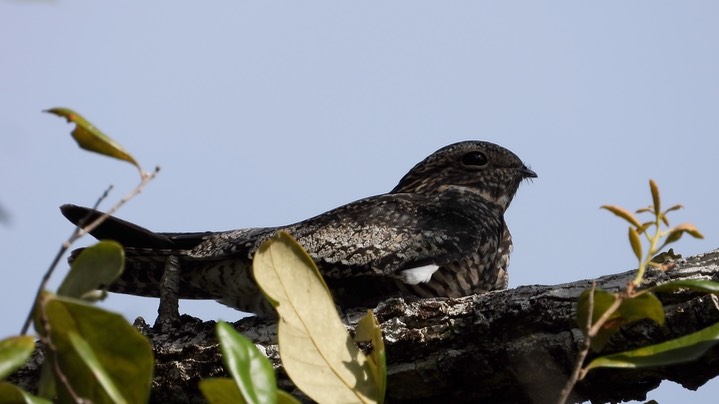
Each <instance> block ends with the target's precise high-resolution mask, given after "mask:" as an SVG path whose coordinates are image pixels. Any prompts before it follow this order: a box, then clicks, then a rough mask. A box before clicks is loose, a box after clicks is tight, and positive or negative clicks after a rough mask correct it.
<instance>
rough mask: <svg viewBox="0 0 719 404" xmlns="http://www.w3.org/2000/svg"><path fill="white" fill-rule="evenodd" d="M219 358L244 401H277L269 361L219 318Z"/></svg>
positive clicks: (217, 328) (273, 372) (275, 386)
mask: <svg viewBox="0 0 719 404" xmlns="http://www.w3.org/2000/svg"><path fill="white" fill-rule="evenodd" d="M216 333H217V339H218V340H219V341H220V349H221V350H222V359H223V360H224V362H225V366H226V367H227V370H228V371H229V372H230V374H231V375H232V378H233V379H234V380H235V383H237V386H238V387H239V389H240V391H241V392H242V396H243V397H244V399H245V401H246V402H247V403H252V404H254V403H274V402H276V401H277V382H276V381H275V371H274V369H272V363H270V361H269V359H267V357H265V355H264V354H263V353H262V352H260V350H259V349H257V347H256V346H255V344H254V343H253V342H252V341H250V340H249V339H248V338H246V337H245V336H243V335H241V334H240V333H238V332H237V331H236V330H235V329H234V328H233V327H232V326H231V325H229V324H227V323H225V322H223V321H220V322H218V323H217V326H216Z"/></svg>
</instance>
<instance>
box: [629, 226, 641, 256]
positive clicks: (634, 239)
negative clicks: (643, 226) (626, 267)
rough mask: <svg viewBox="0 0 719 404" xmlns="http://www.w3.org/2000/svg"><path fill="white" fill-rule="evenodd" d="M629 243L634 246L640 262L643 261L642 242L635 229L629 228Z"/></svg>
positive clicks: (633, 248)
mask: <svg viewBox="0 0 719 404" xmlns="http://www.w3.org/2000/svg"><path fill="white" fill-rule="evenodd" d="M629 243H630V244H631V245H632V251H634V255H636V256H637V259H638V260H639V261H641V260H642V240H641V239H640V238H639V233H637V230H636V229H635V228H634V227H630V228H629Z"/></svg>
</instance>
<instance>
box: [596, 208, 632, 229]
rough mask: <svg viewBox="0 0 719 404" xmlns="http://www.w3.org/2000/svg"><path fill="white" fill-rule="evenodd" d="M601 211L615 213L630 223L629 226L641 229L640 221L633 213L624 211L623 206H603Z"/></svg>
mask: <svg viewBox="0 0 719 404" xmlns="http://www.w3.org/2000/svg"><path fill="white" fill-rule="evenodd" d="M600 209H606V210H608V211H610V212H612V213H614V214H615V215H617V216H619V217H621V218H622V219H624V220H626V221H627V222H629V224H631V225H632V226H634V227H637V228H638V227H641V223H639V220H637V218H636V217H635V216H634V214H633V213H632V212H630V211H628V210H626V209H624V208H623V207H621V206H616V205H602V207H601V208H600Z"/></svg>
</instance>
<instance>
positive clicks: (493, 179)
mask: <svg viewBox="0 0 719 404" xmlns="http://www.w3.org/2000/svg"><path fill="white" fill-rule="evenodd" d="M533 177H536V174H535V173H534V172H533V171H531V170H529V169H528V168H527V167H526V166H525V165H524V164H523V163H522V161H521V160H520V159H519V158H518V157H517V156H516V155H515V154H514V153H512V152H510V151H509V150H507V149H504V148H502V147H500V146H498V145H495V144H492V143H488V142H481V141H466V142H460V143H455V144H452V145H449V146H446V147H444V148H442V149H440V150H438V151H437V152H435V153H433V154H432V155H430V156H429V157H427V158H426V159H424V160H423V161H421V162H420V163H418V164H417V165H416V166H415V167H414V168H412V169H411V170H410V171H409V172H408V173H407V174H406V175H405V176H404V177H403V178H402V179H401V180H400V182H399V184H398V185H397V186H396V187H395V188H394V189H393V190H392V191H390V192H389V193H387V194H382V195H377V196H372V197H369V198H365V199H361V200H358V201H355V202H352V203H349V204H347V205H344V206H340V207H339V208H336V209H333V210H331V211H329V212H326V213H323V214H321V215H318V216H315V217H313V218H310V219H307V220H304V221H302V222H299V223H295V224H292V225H289V226H284V227H268V228H248V229H239V230H231V231H224V232H204V233H155V232H151V231H149V230H147V229H144V228H141V227H139V226H136V225H134V224H132V223H128V222H125V221H123V220H120V219H117V218H110V219H109V220H108V221H106V222H105V223H103V224H102V225H101V226H100V227H98V228H97V229H96V230H95V231H93V232H92V234H93V235H94V236H95V237H97V238H98V239H114V240H117V241H118V242H120V243H122V244H123V245H124V246H125V250H126V256H127V263H126V270H125V273H124V274H123V275H122V277H121V279H119V280H118V281H117V282H116V283H115V284H113V285H111V286H110V287H109V290H110V291H114V292H120V293H129V294H134V295H142V296H158V293H159V281H160V278H161V276H162V272H163V269H164V265H165V261H166V259H167V257H169V256H171V255H172V256H176V257H178V258H179V262H180V274H181V285H180V296H179V297H180V298H189V299H215V300H218V301H220V302H221V303H224V304H226V305H228V306H231V307H234V308H237V309H239V310H242V311H248V312H253V313H257V314H260V315H269V314H270V313H271V308H270V306H269V304H268V303H267V302H266V301H265V299H264V298H263V297H262V295H261V293H260V292H259V290H258V288H257V286H256V285H255V282H254V280H253V279H252V276H251V270H250V266H251V261H252V256H253V254H254V252H255V251H256V250H257V248H258V247H259V246H260V244H261V243H262V242H263V241H265V240H266V239H268V238H269V237H271V236H272V235H274V234H275V233H276V232H277V231H278V230H280V229H282V230H285V231H287V232H289V233H290V234H291V235H292V236H294V237H295V238H296V239H297V240H298V241H299V242H300V244H302V245H303V246H304V248H305V249H306V250H307V252H308V253H309V255H310V256H311V257H312V259H314V261H315V262H316V263H317V265H318V267H319V269H320V272H321V273H322V274H323V276H324V278H325V280H326V281H327V284H328V286H329V287H330V289H331V290H332V292H333V294H334V295H335V299H336V300H337V302H338V303H339V304H340V305H343V306H357V305H371V304H374V303H376V302H377V300H378V299H381V298H384V297H387V296H389V295H395V294H402V295H414V296H420V297H431V296H446V297H460V296H466V295H469V294H474V293H483V292H487V291H490V290H494V289H503V288H506V287H507V266H508V263H509V254H510V251H511V247H512V240H511V236H510V234H509V230H508V229H507V226H506V225H505V222H504V212H505V210H506V209H507V207H508V206H509V204H510V202H511V201H512V198H513V197H514V194H515V192H516V191H517V188H518V187H519V184H520V183H521V182H522V180H523V179H525V178H533ZM61 209H62V212H63V214H64V215H65V216H66V217H67V218H68V219H70V220H71V221H72V222H73V223H76V224H77V223H79V222H80V221H82V220H83V219H84V218H92V217H96V215H98V214H99V213H98V212H95V211H92V210H91V209H87V208H82V207H78V206H74V205H64V206H63V207H62V208H61Z"/></svg>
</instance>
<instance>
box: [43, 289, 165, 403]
mask: <svg viewBox="0 0 719 404" xmlns="http://www.w3.org/2000/svg"><path fill="white" fill-rule="evenodd" d="M38 307H39V310H40V316H41V318H42V319H41V321H42V322H43V323H44V324H46V326H45V327H38V326H37V325H36V328H37V329H39V330H41V333H42V334H43V339H44V340H46V341H48V342H51V344H48V346H52V348H53V349H52V350H50V351H48V354H47V358H48V360H49V361H50V362H48V363H54V364H55V366H52V368H53V370H54V371H55V376H56V377H57V376H58V373H57V372H58V371H59V372H61V373H62V376H63V377H64V378H65V379H66V380H67V383H69V384H70V386H72V389H73V390H74V391H75V393H76V394H77V395H78V396H80V397H84V398H86V399H89V400H91V401H94V402H98V403H105V402H116V401H117V400H116V398H117V397H116V392H114V391H112V389H108V384H107V383H106V382H105V381H104V380H103V378H105V377H107V378H109V379H111V380H112V384H113V385H114V386H121V387H122V394H123V395H124V397H123V398H124V400H125V401H127V402H133V403H134V402H146V401H147V399H148V397H149V394H150V384H151V382H152V368H153V360H152V348H151V347H150V343H149V342H148V341H147V339H145V337H144V336H143V335H142V334H140V332H139V331H137V330H136V329H135V328H134V327H133V326H132V325H130V324H129V323H128V322H127V320H125V319H124V318H123V317H122V316H121V315H119V314H116V313H111V312H108V311H105V310H102V309H100V308H98V307H95V306H93V305H90V304H87V303H85V302H83V301H81V300H76V299H72V298H68V297H62V296H54V295H52V294H44V295H43V296H42V297H41V299H40V303H39V304H38ZM73 334H74V335H75V336H73ZM78 337H82V338H81V339H80V338H78ZM99 368H102V369H103V370H102V371H100V372H98V369H99ZM60 380H62V379H60ZM57 394H58V397H59V399H60V401H63V400H70V399H71V397H70V395H69V393H68V390H67V386H65V385H64V382H62V381H59V382H58V383H57Z"/></svg>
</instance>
